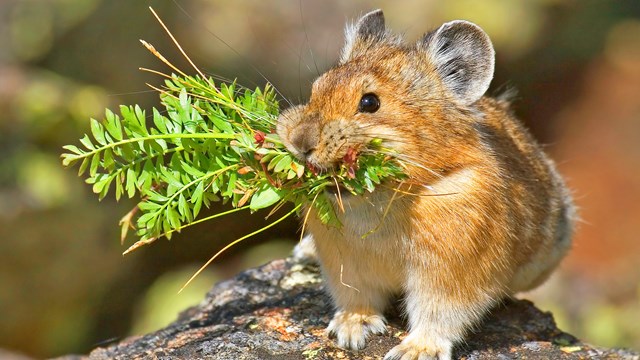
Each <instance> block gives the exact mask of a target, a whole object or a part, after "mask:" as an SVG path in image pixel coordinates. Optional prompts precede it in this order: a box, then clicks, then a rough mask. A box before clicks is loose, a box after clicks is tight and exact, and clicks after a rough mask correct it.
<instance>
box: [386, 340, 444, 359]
mask: <svg viewBox="0 0 640 360" xmlns="http://www.w3.org/2000/svg"><path fill="white" fill-rule="evenodd" d="M452 345H453V344H452V343H451V342H450V341H433V340H431V341H430V340H428V339H419V338H417V337H415V336H411V334H409V336H407V337H406V338H405V339H404V340H403V341H402V342H401V343H400V345H397V346H396V347H394V348H393V349H391V350H390V351H389V352H388V353H387V355H385V357H384V360H401V359H402V360H451V348H452V347H453V346H452Z"/></svg>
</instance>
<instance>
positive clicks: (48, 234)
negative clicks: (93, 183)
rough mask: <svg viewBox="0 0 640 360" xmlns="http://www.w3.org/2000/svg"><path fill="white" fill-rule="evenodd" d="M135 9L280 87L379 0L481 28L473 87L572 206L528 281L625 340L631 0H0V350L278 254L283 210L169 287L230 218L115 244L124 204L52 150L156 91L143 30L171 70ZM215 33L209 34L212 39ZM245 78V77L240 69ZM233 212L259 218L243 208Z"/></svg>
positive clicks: (110, 324) (636, 299)
mask: <svg viewBox="0 0 640 360" xmlns="http://www.w3.org/2000/svg"><path fill="white" fill-rule="evenodd" d="M148 6H153V7H154V8H155V9H156V11H157V12H158V13H159V14H160V15H161V17H162V18H163V19H164V20H165V22H166V23H167V24H168V25H169V27H170V28H171V29H172V30H173V31H174V33H175V34H176V36H177V37H178V39H179V40H180V42H181V43H182V45H183V47H184V48H185V50H186V51H187V52H188V53H189V54H190V55H191V56H192V58H193V59H194V61H195V62H196V63H197V64H199V65H200V66H201V68H203V69H205V70H206V71H209V72H210V73H215V74H217V75H222V76H225V77H228V78H234V77H238V79H239V82H240V83H242V84H244V85H249V86H255V85H262V84H264V83H265V78H267V79H269V81H271V82H272V83H273V84H275V85H276V87H277V88H278V89H280V91H281V92H282V93H283V94H284V96H286V97H287V98H289V99H291V100H293V101H294V102H299V101H301V100H304V99H305V98H306V97H307V96H308V94H309V85H310V81H311V80H312V79H313V78H314V77H315V76H316V75H317V73H318V72H322V71H323V70H324V69H327V67H329V66H331V64H333V63H334V61H335V60H336V57H337V53H338V50H339V48H340V46H341V43H342V29H343V26H344V23H345V21H346V20H348V19H352V18H354V17H357V16H358V15H359V14H361V13H363V12H365V11H367V10H370V9H373V8H378V7H381V8H383V9H384V10H385V14H386V17H387V23H388V25H389V26H390V27H391V28H392V29H394V30H395V31H398V32H404V33H406V35H407V37H408V38H409V39H415V38H417V37H418V36H419V35H420V34H421V33H423V32H425V31H426V30H428V29H430V28H433V27H436V26H438V25H439V24H441V23H442V22H444V21H447V20H451V19H456V18H462V19H468V20H471V21H474V22H476V23H478V24H479V25H481V26H482V27H483V28H484V29H485V30H486V31H487V32H488V33H489V35H490V36H491V38H492V39H493V41H494V44H495V47H496V50H497V72H496V78H495V80H494V82H493V85H492V89H491V90H490V92H491V93H492V94H496V93H500V92H501V91H504V89H506V88H510V87H513V88H515V89H517V90H518V96H517V97H516V99H515V102H514V107H515V109H516V112H517V113H518V114H519V116H520V117H521V118H522V119H523V121H525V122H526V123H527V125H528V126H529V127H530V128H531V129H532V131H533V132H534V134H535V136H536V137H537V138H538V139H540V141H541V142H543V143H544V144H546V149H547V150H548V152H549V153H551V155H552V157H553V158H554V159H556V161H557V162H558V164H559V166H560V169H561V171H562V172H563V173H564V174H565V175H566V177H567V179H568V182H569V184H570V185H571V187H572V188H573V189H574V190H575V196H576V199H577V202H578V204H579V206H580V207H581V215H582V219H583V222H582V224H581V225H580V229H579V232H578V234H577V236H576V239H575V248H574V250H573V252H572V253H571V255H570V257H569V258H568V259H567V260H566V261H565V262H564V264H563V266H562V270H561V271H560V272H559V273H557V274H556V275H555V276H554V277H553V278H552V280H551V281H550V282H548V283H547V284H546V285H545V286H544V287H543V288H541V289H539V290H537V291H536V292H535V293H533V294H527V295H526V296H527V297H530V298H534V299H535V300H536V301H537V303H538V305H539V306H541V307H542V308H544V309H550V310H552V311H553V312H554V314H555V315H556V318H557V319H558V321H559V322H560V324H561V326H562V327H563V328H564V329H566V330H568V331H571V332H573V333H575V334H576V335H578V336H580V337H583V338H586V339H587V340H589V341H591V342H593V343H595V344H598V345H603V346H627V347H633V348H635V349H640V266H639V265H638V263H640V239H639V231H640V1H637V0H628V1H622V0H619V1H603V0H528V1H508V0H490V1H482V2H481V1H474V0H456V1H447V2H444V1H442V2H436V1H417V0H414V1H408V0H407V1H393V2H392V1H352V2H348V3H347V2H342V1H338V0H332V1H322V2H320V1H316V2H312V1H307V0H303V1H276V0H269V1H258V0H252V1H242V2H238V1H230V0H226V1H218V0H175V1H169V0H157V1H107V0H29V1H27V0H3V1H2V2H0V348H5V349H9V350H11V351H14V352H20V353H24V354H27V355H29V356H32V357H51V356H56V355H61V354H65V353H83V352H87V351H88V350H89V349H90V348H92V347H95V346H97V345H99V344H102V343H106V342H109V341H114V340H117V339H119V338H122V337H125V336H127V335H130V334H134V333H141V332H146V331H150V330H153V329H156V328H158V327H159V326H162V325H164V324H166V323H168V322H169V321H171V320H172V319H173V318H174V317H175V315H176V313H177V311H179V310H180V309H184V308H185V307H187V306H188V305H190V304H194V303H197V302H198V301H199V299H201V298H202V296H203V294H204V293H205V292H206V290H207V289H208V288H209V287H210V286H211V285H212V284H213V282H215V281H217V280H219V279H223V278H226V277H229V276H231V275H233V274H234V273H236V272H237V271H239V270H240V269H242V268H246V267H249V266H254V265H258V264H260V263H262V262H265V261H268V260H269V259H271V258H275V257H280V256H284V255H286V254H287V253H288V252H289V251H290V249H291V247H292V244H293V242H294V241H295V239H296V236H297V234H296V230H297V224H296V223H295V222H293V221H292V222H290V223H288V224H285V225H283V226H280V227H279V228H277V229H275V230H274V231H272V232H270V233H269V234H267V235H266V236H264V237H263V238H261V239H254V240H252V241H250V242H249V243H250V246H249V247H244V248H239V249H236V250H234V251H231V252H229V253H228V254H227V255H226V256H225V257H224V258H223V259H222V260H220V261H219V262H217V263H215V264H214V265H212V266H211V267H210V268H209V269H208V270H207V272H206V273H205V274H203V275H202V276H201V277H200V278H199V279H198V281H197V282H196V283H195V284H194V285H192V286H190V287H189V288H188V289H187V292H186V293H185V294H181V295H176V291H177V290H178V289H179V287H180V285H182V283H183V282H184V281H185V280H186V279H187V278H188V277H189V275H191V273H192V272H193V271H194V269H195V268H197V267H198V266H199V265H200V264H202V263H203V262H204V261H205V260H206V259H208V257H209V256H211V254H213V253H214V252H215V251H217V249H219V248H220V247H221V246H222V245H224V244H226V243H228V242H229V241H231V240H233V239H235V238H236V237H238V236H240V235H242V234H245V233H247V232H248V231H249V230H250V229H248V226H247V219H246V218H234V219H229V220H228V221H226V220H225V221H220V222H215V221H213V222H210V223H208V224H205V225H202V226H200V227H196V228H195V229H193V230H192V231H187V232H184V233H182V234H181V235H179V236H175V238H174V239H172V240H171V241H170V242H169V241H166V240H162V241H158V242H156V243H154V244H153V245H152V246H149V247H146V248H144V249H142V250H140V251H138V252H135V253H133V254H131V255H128V256H126V257H122V256H121V255H120V254H121V252H122V251H123V250H124V249H125V247H122V246H120V244H119V242H118V231H119V229H118V226H117V222H118V219H119V218H120V216H122V215H124V213H126V212H127V211H128V209H129V208H130V207H131V206H132V204H131V203H127V202H126V201H124V202H121V203H116V202H115V201H113V200H111V199H105V200H104V201H102V202H101V203H98V201H97V197H96V196H94V195H93V194H92V193H91V190H90V188H89V186H87V185H86V184H84V183H83V181H82V179H80V178H78V177H77V176H76V170H75V169H72V170H65V169H63V168H62V167H61V165H60V159H59V154H60V152H61V146H62V145H65V144H70V143H76V142H77V139H79V138H80V137H81V136H82V134H83V133H84V132H86V131H88V129H89V126H88V124H89V122H88V118H89V117H100V116H101V115H102V114H103V113H104V108H105V107H110V108H115V107H116V106H117V105H119V104H134V103H138V104H140V105H142V106H144V107H147V108H148V107H150V106H154V105H157V94H156V93H154V92H152V91H149V89H148V88H147V87H146V86H145V82H149V83H152V84H159V83H160V79H159V78H157V77H155V76H153V75H150V74H146V73H142V72H140V71H139V70H138V67H141V66H142V67H149V68H154V69H159V70H163V71H166V68H165V67H164V65H163V64H161V63H159V62H158V61H157V60H156V59H155V58H154V57H153V56H151V55H150V54H149V53H147V51H146V50H144V49H143V48H142V46H140V44H139V42H138V39H139V38H142V39H145V40H147V41H149V42H151V43H152V44H154V45H155V46H156V48H157V49H159V50H160V51H161V52H162V53H163V54H164V55H165V56H167V57H168V58H170V59H172V60H174V61H175V62H176V63H177V64H179V65H180V66H181V67H182V68H183V69H189V67H188V66H187V64H186V63H184V61H182V60H181V56H180V55H179V53H178V51H177V50H176V49H175V48H174V47H173V45H172V44H171V42H170V40H169V39H168V37H167V36H166V35H165V34H164V33H163V31H162V29H161V27H160V26H159V25H158V24H157V23H156V21H155V20H154V18H153V17H152V16H151V14H150V12H149V11H148V9H147V7H148ZM219 39H222V40H224V42H226V44H228V45H226V44H224V43H222V42H221V41H220V40H219ZM258 69H259V72H261V73H262V74H264V77H265V78H263V77H262V76H261V75H260V74H259V73H258ZM251 222H252V223H253V224H252V225H251V226H252V227H255V228H257V227H259V226H260V225H261V216H253V217H252V218H251Z"/></svg>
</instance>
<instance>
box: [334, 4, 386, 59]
mask: <svg viewBox="0 0 640 360" xmlns="http://www.w3.org/2000/svg"><path fill="white" fill-rule="evenodd" d="M386 36H387V31H386V30H385V27H384V14H383V13H382V10H380V9H378V10H373V11H371V12H369V13H367V14H365V15H364V16H362V17H361V18H360V19H359V20H358V21H357V22H355V23H354V24H349V25H347V28H346V29H345V32H344V37H345V42H344V47H343V48H342V52H341V53H340V64H344V63H346V62H347V61H349V60H350V59H353V58H355V57H357V56H358V55H362V54H363V53H364V52H365V51H366V50H367V49H369V48H370V47H371V46H373V45H374V44H375V43H377V42H380V41H383V40H384V39H385V37H386Z"/></svg>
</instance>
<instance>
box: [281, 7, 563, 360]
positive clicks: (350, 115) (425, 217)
mask: <svg viewBox="0 0 640 360" xmlns="http://www.w3.org/2000/svg"><path fill="white" fill-rule="evenodd" d="M346 38H347V40H346V44H345V46H344V49H343V52H342V56H341V59H340V63H339V64H338V65H337V66H336V67H334V68H332V69H330V70H329V71H327V72H326V73H325V74H324V75H322V76H321V77H320V78H318V79H317V80H316V81H315V83H314V84H313V89H312V94H311V99H310V101H309V103H308V104H306V105H302V106H298V107H295V108H291V109H289V110H287V111H285V112H283V113H282V114H281V116H280V119H279V122H278V129H277V131H278V133H279V135H280V136H281V138H282V140H283V141H284V143H285V144H286V145H287V147H288V149H289V150H290V151H292V152H293V153H294V154H296V155H297V156H298V157H299V158H301V159H302V160H304V161H307V162H309V163H311V164H312V165H314V166H315V167H317V168H320V169H323V168H324V169H326V168H331V167H333V166H335V164H336V163H338V162H340V161H341V159H342V158H343V157H344V156H345V154H346V153H347V151H348V149H350V148H351V149H361V150H362V149H364V148H365V147H366V145H367V144H368V143H369V142H370V141H371V140H373V139H376V138H379V139H382V140H383V145H384V146H385V147H388V148H392V149H394V150H395V151H396V152H397V153H398V155H397V156H398V159H399V161H401V162H402V163H403V164H405V166H406V173H407V175H408V176H409V180H408V181H407V182H406V183H405V184H404V185H403V186H402V188H401V191H402V192H396V191H395V190H394V189H390V188H385V187H379V188H377V189H376V190H375V191H374V192H373V193H371V194H367V195H364V196H347V197H346V198H345V199H344V202H345V204H344V207H345V211H344V213H342V212H340V211H338V213H339V218H340V221H341V222H342V224H343V226H342V227H341V228H339V229H338V228H333V227H328V226H325V225H323V224H322V223H320V221H319V220H317V219H316V218H315V217H314V216H311V217H310V218H309V222H308V229H309V235H308V236H307V237H306V238H305V240H304V242H305V243H306V245H308V246H315V250H316V252H317V257H318V259H319V260H320V263H321V265H322V268H323V271H324V274H325V276H326V279H327V282H328V285H329V289H330V292H331V295H332V297H333V299H334V300H335V303H336V307H337V311H336V314H335V316H334V319H333V321H332V322H331V323H330V325H329V328H328V331H329V333H330V334H332V335H335V336H336V337H337V341H338V344H339V345H340V346H343V347H346V348H351V349H360V348H362V347H363V346H364V345H365V340H366V338H367V337H368V336H369V335H370V334H375V333H381V332H383V331H384V330H385V324H384V318H383V315H382V313H383V311H384V309H385V308H386V307H387V305H388V304H389V301H390V299H392V296H393V295H394V294H397V293H402V294H404V296H405V305H406V312H407V315H408V320H409V325H410V332H409V335H408V336H407V338H405V339H404V340H403V341H402V343H401V344H400V345H398V346H396V347H395V348H393V349H392V350H391V351H390V352H389V353H388V354H387V356H386V358H387V359H400V358H402V359H403V360H404V359H449V358H451V349H452V346H453V345H454V344H455V343H456V342H458V341H460V340H462V339H463V337H464V335H465V332H466V331H467V330H468V329H469V328H470V327H472V326H473V324H475V323H477V322H478V320H480V319H481V318H482V316H483V315H484V314H485V313H486V312H487V311H488V309H490V308H491V307H492V306H493V305H495V304H496V303H497V302H498V301H500V300H501V299H502V298H504V297H505V296H510V295H512V294H514V293H516V292H518V291H523V290H528V289H531V288H533V287H535V286H537V285H539V284H540V283H542V282H543V281H544V280H545V279H546V278H547V277H548V275H549V274H550V273H551V272H552V271H553V269H554V268H555V267H556V266H557V265H558V263H559V262H560V260H561V259H562V258H563V256H564V255H565V253H566V252H567V251H568V249H569V247H570V243H571V234H572V230H573V222H574V217H575V210H574V206H573V204H572V201H571V198H570V195H569V192H568V190H567V189H566V187H565V185H564V182H563V180H562V178H561V177H560V176H559V174H558V173H557V171H556V169H555V166H554V164H553V162H552V161H551V160H549V159H548V158H547V156H546V155H545V154H544V153H543V151H542V150H541V149H540V147H539V145H537V143H536V142H535V140H534V139H533V138H532V136H531V135H530V134H529V133H528V132H527V130H526V129H525V128H524V127H523V126H522V125H521V123H520V122H519V121H518V120H517V119H515V118H514V117H513V115H512V113H511V112H510V110H509V105H508V104H507V103H506V102H502V101H498V100H494V99H491V98H488V97H483V94H484V93H485V91H486V90H487V88H488V86H489V82H490V81H491V78H492V77H493V67H494V53H493V46H492V45H491V42H490V40H489V38H488V37H487V35H486V34H485V33H484V32H483V31H482V30H481V29H480V28H479V27H478V26H476V25H474V24H471V23H469V22H466V21H453V22H450V23H446V24H444V25H442V26H441V27H440V28H439V29H437V30H436V31H433V32H430V33H428V34H426V35H425V36H424V37H422V38H421V39H420V40H419V41H418V42H417V43H416V44H412V45H407V44H405V43H403V42H402V40H401V39H400V38H399V37H398V36H395V35H393V34H391V33H389V32H388V31H387V30H386V29H385V26H384V17H383V15H382V11H380V10H377V11H373V12H371V13H369V14H367V15H365V16H363V17H362V18H361V19H360V20H359V21H358V22H357V23H356V24H355V25H352V26H350V27H348V28H347V35H346ZM371 94H373V95H374V96H375V97H376V98H377V99H378V100H379V108H377V109H375V110H374V109H369V110H368V111H363V110H362V108H360V107H359V106H360V105H359V104H360V103H361V101H362V99H363V96H365V95H371ZM370 110H374V111H370ZM410 194H411V195H410ZM376 228H377V230H376V231H374V232H372V233H370V231H371V230H372V229H376ZM369 233H370V235H368V236H366V237H363V235H364V234H369Z"/></svg>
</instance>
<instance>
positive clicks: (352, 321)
mask: <svg viewBox="0 0 640 360" xmlns="http://www.w3.org/2000/svg"><path fill="white" fill-rule="evenodd" d="M386 331H387V325H386V324H385V321H384V317H382V316H381V315H365V314H359V313H353V312H347V311H338V312H336V314H335V315H334V316H333V320H331V322H330V323H329V327H327V333H328V335H329V336H332V337H334V336H335V337H336V338H337V342H338V346H339V347H341V348H344V349H350V350H360V349H362V348H364V345H365V343H366V340H367V338H368V337H369V335H371V334H384V333H385V332H386Z"/></svg>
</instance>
